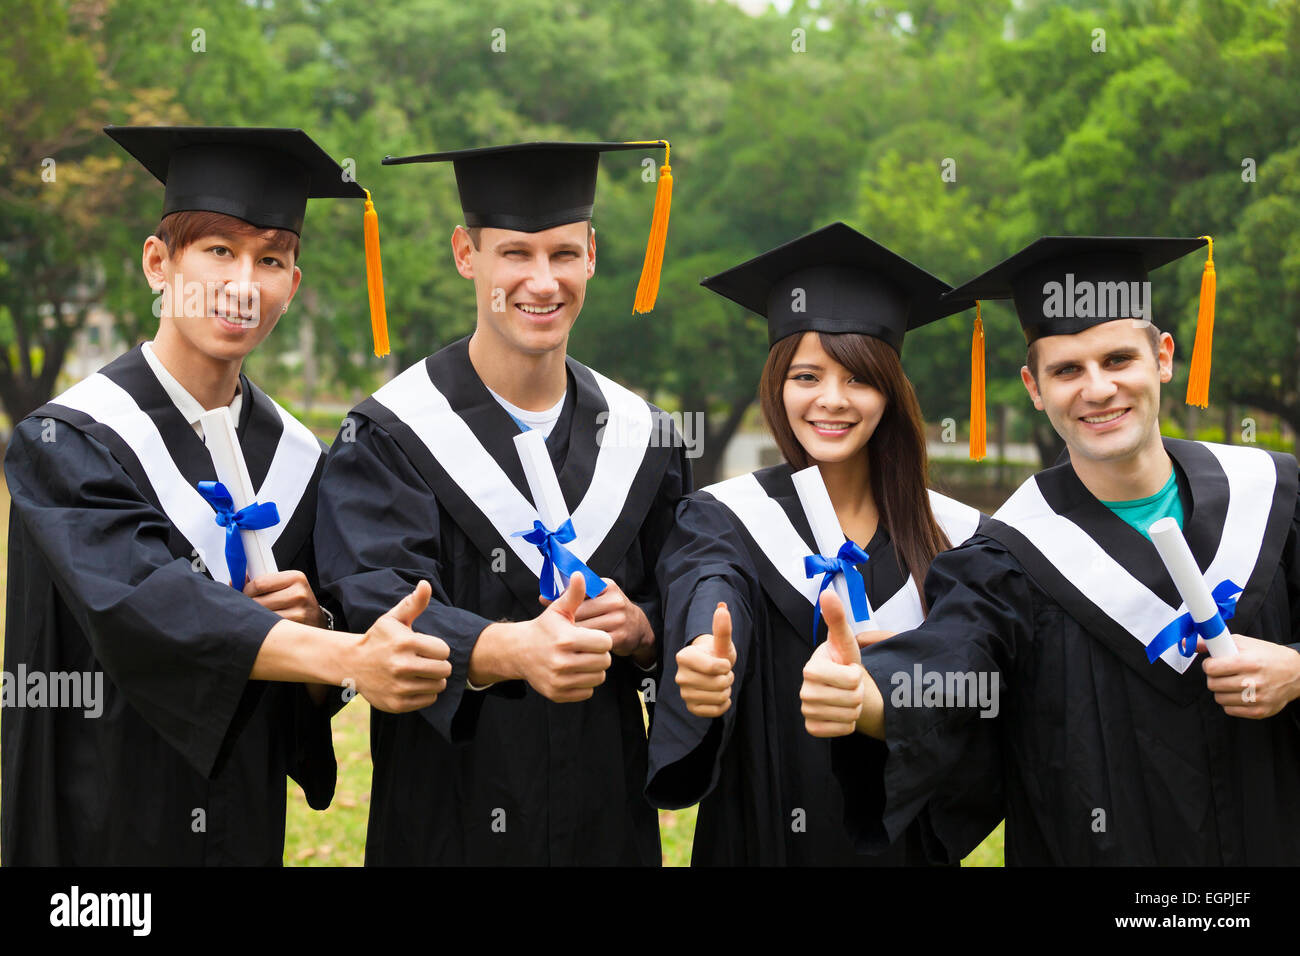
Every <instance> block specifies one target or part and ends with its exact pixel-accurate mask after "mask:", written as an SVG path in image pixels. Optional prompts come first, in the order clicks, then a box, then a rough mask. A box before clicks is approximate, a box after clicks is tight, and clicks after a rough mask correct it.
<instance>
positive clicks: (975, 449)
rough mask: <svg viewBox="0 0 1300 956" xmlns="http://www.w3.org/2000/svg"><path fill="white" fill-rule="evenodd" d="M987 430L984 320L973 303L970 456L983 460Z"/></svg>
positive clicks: (976, 304)
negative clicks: (973, 329)
mask: <svg viewBox="0 0 1300 956" xmlns="http://www.w3.org/2000/svg"><path fill="white" fill-rule="evenodd" d="M987 430H988V421H987V415H986V412H985V408H984V320H983V319H982V318H980V304H979V302H978V301H976V303H975V331H974V332H972V333H971V338H970V457H971V461H983V460H984V456H985V455H986V454H987V448H986V445H987V440H986V437H985V433H986V432H987Z"/></svg>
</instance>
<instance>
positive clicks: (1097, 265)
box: [949, 236, 1217, 408]
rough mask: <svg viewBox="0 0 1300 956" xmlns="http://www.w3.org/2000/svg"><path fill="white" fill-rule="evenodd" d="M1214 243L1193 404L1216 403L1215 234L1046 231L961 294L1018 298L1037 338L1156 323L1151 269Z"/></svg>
mask: <svg viewBox="0 0 1300 956" xmlns="http://www.w3.org/2000/svg"><path fill="white" fill-rule="evenodd" d="M1207 243H1208V244H1209V254H1208V257H1207V258H1206V262H1205V269H1204V271H1203V273H1202V276H1201V295H1200V306H1199V308H1198V311H1197V316H1196V339H1195V343H1194V345H1193V347H1192V362H1191V366H1190V370H1189V374H1188V380H1187V404H1189V405H1199V406H1200V407H1201V408H1205V407H1206V406H1207V405H1208V404H1209V389H1210V352H1211V348H1212V345H1213V336H1214V294H1215V287H1216V285H1217V279H1216V277H1215V272H1214V241H1213V240H1212V239H1211V238H1210V237H1209V236H1199V237H1196V238H1192V237H1185V238H1170V237H1164V236H1044V237H1043V238H1041V239H1037V240H1035V241H1034V242H1032V243H1030V244H1029V245H1028V246H1026V247H1025V248H1023V249H1021V250H1020V251H1019V252H1017V253H1015V254H1014V255H1013V256H1011V257H1010V258H1008V259H1004V260H1003V261H1002V262H1000V263H998V264H997V265H996V266H994V267H993V268H992V269H989V270H988V271H987V272H984V273H983V274H981V275H978V276H976V277H975V278H974V279H971V280H970V281H969V282H967V283H966V284H965V285H962V286H960V287H959V288H956V289H954V290H953V291H952V292H951V293H949V295H950V296H951V297H952V298H954V299H957V298H960V299H963V300H965V299H972V298H973V299H1012V300H1013V301H1014V302H1015V306H1016V315H1017V316H1019V318H1020V326H1021V328H1023V329H1024V331H1025V341H1026V342H1027V343H1029V344H1031V345H1032V344H1033V343H1034V341H1036V340H1037V339H1040V338H1043V337H1044V336H1048V335H1074V334H1076V333H1079V332H1082V331H1084V330H1085V329H1090V328H1092V327H1093V326H1094V325H1101V324H1102V323H1104V322H1113V321H1114V320H1116V319H1145V320H1147V321H1151V318H1152V317H1151V301H1150V293H1149V291H1148V289H1149V287H1148V286H1147V285H1146V283H1148V282H1149V281H1150V280H1149V278H1148V274H1149V273H1151V272H1154V271H1155V270H1156V269H1159V268H1160V267H1161V266H1163V265H1166V264H1168V263H1170V262H1173V261H1174V260H1175V259H1181V258H1182V257H1183V256H1185V255H1187V254H1188V253H1190V252H1195V251H1196V250H1197V249H1199V248H1201V247H1202V246H1204V245H1206V244H1207Z"/></svg>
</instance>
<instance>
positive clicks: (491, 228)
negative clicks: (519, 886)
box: [316, 143, 690, 866]
mask: <svg viewBox="0 0 1300 956" xmlns="http://www.w3.org/2000/svg"><path fill="white" fill-rule="evenodd" d="M629 148H641V149H644V148H646V146H645V144H641V145H639V146H637V145H633V144H617V143H529V144H524V145H519V146H502V147H491V148H487V149H481V150H463V151H459V152H455V153H436V154H430V155H426V156H416V157H408V158H406V159H400V160H385V162H386V163H387V162H398V163H401V162H429V161H441V160H451V161H454V163H455V172H456V182H457V185H458V187H459V190H460V198H461V206H462V208H463V211H464V215H465V226H463V227H457V228H456V230H455V231H454V233H453V235H452V242H451V245H452V253H453V256H454V259H455V264H456V269H457V271H458V272H459V273H460V274H461V275H462V276H464V277H465V278H467V279H470V280H472V281H473V283H474V289H475V297H476V302H477V313H476V314H477V324H476V327H475V330H474V333H473V334H472V335H470V336H469V337H467V338H465V339H461V340H460V341H458V342H455V343H453V344H451V345H450V346H448V347H447V348H445V349H443V350H442V351H440V352H437V353H435V354H434V355H431V356H429V357H428V358H426V359H424V360H422V361H420V362H419V363H417V364H416V365H414V366H412V367H411V368H409V369H407V370H406V371H405V372H403V373H402V374H401V375H399V376H398V377H397V378H395V379H394V380H393V381H391V382H389V383H388V384H387V385H385V386H384V387H383V388H381V389H380V390H379V391H378V392H376V393H375V395H374V396H373V397H371V398H370V399H369V400H367V401H366V402H363V403H362V404H361V405H359V406H358V407H357V408H356V409H355V410H354V411H353V412H352V413H351V415H350V418H349V420H348V421H346V422H345V423H344V430H345V435H346V437H345V438H344V439H341V440H340V441H338V442H336V443H335V444H334V447H333V448H332V449H331V451H330V455H329V458H328V460H327V462H326V466H325V474H324V477H323V479H322V482H321V496H320V507H319V511H318V519H317V521H318V526H317V537H316V556H317V562H318V565H319V567H320V572H321V581H322V584H323V585H324V587H325V588H326V589H327V590H328V591H329V592H330V593H331V594H333V595H334V596H335V597H337V598H338V600H339V602H340V604H341V605H342V606H343V608H344V609H345V611H346V613H347V615H348V619H349V620H355V621H366V620H371V619H373V618H374V617H375V616H376V615H377V614H379V613H380V612H382V611H383V609H384V608H385V607H387V606H389V605H390V604H391V603H392V600H391V598H392V596H394V595H401V594H403V593H406V592H407V591H409V590H410V588H411V586H412V582H414V581H416V580H419V579H420V578H428V579H429V580H430V581H431V582H432V583H433V587H434V596H433V600H432V602H431V603H430V605H429V609H428V610H427V611H426V612H425V614H424V616H423V617H422V618H421V619H420V620H419V621H418V622H417V624H416V628H417V629H418V630H424V631H426V632H432V633H437V634H439V635H440V636H442V637H444V638H445V639H446V640H447V641H448V643H449V644H450V645H451V662H452V676H451V678H450V680H449V681H448V684H447V691H446V693H444V694H443V695H442V696H440V697H439V699H438V702H437V704H436V705H434V706H432V707H428V708H426V709H424V710H423V711H421V712H420V713H419V714H409V715H405V716H400V717H391V716H388V715H384V714H375V715H373V717H372V722H371V752H372V754H373V759H374V784H373V791H372V795H371V806H370V825H369V830H368V833H367V836H366V862H367V864H372V865H373V864H530V865H562V864H623V865H646V866H654V865H658V864H659V862H660V851H659V833H658V822H657V816H656V813H655V811H654V809H653V808H652V807H651V806H650V805H649V804H648V803H647V802H646V801H645V799H644V797H643V796H642V794H641V786H642V781H643V780H644V778H645V772H646V734H645V724H644V721H643V717H642V708H641V702H640V699H639V696H638V691H639V690H641V689H643V688H644V689H652V688H653V686H654V684H653V674H652V673H649V672H648V671H647V668H649V667H652V665H653V662H654V661H655V658H656V646H657V635H658V634H659V632H660V630H661V626H660V612H659V605H658V597H657V594H656V588H655V584H654V577H653V569H654V563H655V558H656V556H657V554H658V551H659V548H660V546H661V545H662V542H663V540H664V538H665V536H666V535H667V532H668V528H669V525H670V524H671V521H672V514H673V507H674V505H675V504H676V502H677V499H678V498H679V497H680V496H681V495H682V494H683V493H684V492H686V491H688V490H690V489H689V469H688V465H687V461H686V457H685V449H684V448H683V447H681V443H680V441H678V440H677V437H676V432H675V430H673V428H672V427H671V424H670V422H669V420H668V419H667V417H666V416H665V415H664V414H663V413H662V412H661V411H660V410H659V409H657V408H655V407H654V406H652V405H650V404H649V403H647V402H646V401H645V400H644V399H642V398H640V397H638V396H637V395H635V394H633V393H632V392H630V391H628V390H627V389H625V388H623V387H621V386H619V385H617V384H616V383H614V382H612V381H610V380H609V379H607V378H605V377H604V376H602V375H600V374H599V373H597V372H594V371H592V370H591V369H588V368H586V367H584V366H583V365H581V364H579V363H578V362H576V361H574V360H573V359H572V358H569V357H568V355H567V350H568V345H569V340H570V335H571V334H572V330H573V328H574V324H575V322H576V321H577V318H578V315H579V313H580V312H581V310H582V305H583V298H584V295H585V293H586V286H587V280H588V279H590V278H591V277H592V275H594V274H595V269H596V241H595V236H594V234H593V232H592V228H591V224H590V219H591V214H592V205H593V201H594V197H595V188H596V171H597V165H598V159H599V155H600V153H601V152H602V151H605V150H611V149H629ZM525 429H534V430H536V431H538V432H540V433H541V434H542V436H543V438H544V439H545V445H546V450H547V453H548V454H549V457H550V460H551V464H552V466H553V468H554V470H555V474H556V477H557V478H558V482H559V488H560V490H561V493H562V495H563V497H564V500H565V502H566V504H567V507H568V509H569V512H570V514H571V515H572V518H571V523H572V529H573V536H572V537H568V536H566V535H564V534H563V533H561V534H557V535H555V540H556V542H557V543H562V546H563V547H564V548H566V549H567V550H569V551H571V552H572V553H573V554H574V555H575V556H577V557H578V558H580V559H581V560H582V561H584V562H586V564H587V565H588V566H589V567H590V568H591V569H592V571H594V575H599V577H600V578H601V579H603V582H604V589H603V591H602V592H601V593H600V595H599V596H598V597H586V596H585V590H584V589H585V588H586V585H585V584H584V583H583V578H582V577H581V576H580V575H574V577H573V579H572V581H571V583H570V585H569V588H568V590H567V591H565V592H564V593H563V594H562V595H561V596H559V597H558V599H557V600H556V601H555V602H554V603H552V604H551V605H550V606H549V607H547V608H545V609H544V610H543V608H542V605H541V604H539V598H538V595H539V572H541V573H543V574H545V575H546V576H548V577H549V575H550V573H551V572H550V570H549V559H547V562H546V563H545V564H544V563H543V559H542V557H541V555H540V554H539V546H537V545H534V544H531V543H529V542H527V541H525V540H524V538H523V537H522V536H521V535H522V533H523V532H529V533H530V535H533V534H535V533H536V526H535V524H534V522H535V521H537V520H538V518H539V514H538V509H535V508H534V502H533V500H532V496H531V494H530V492H529V485H528V483H527V481H526V479H525V474H524V470H523V467H522V465H521V463H520V457H519V453H518V451H517V450H516V447H515V442H514V437H515V436H517V435H519V434H521V432H523V431H524V430H525ZM349 432H350V433H351V434H346V433H349ZM665 439H667V440H665ZM547 531H549V532H556V531H562V529H555V528H549V529H547ZM594 575H593V579H592V580H594V579H595V578H594Z"/></svg>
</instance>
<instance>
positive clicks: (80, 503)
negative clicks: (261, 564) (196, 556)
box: [5, 419, 280, 777]
mask: <svg viewBox="0 0 1300 956" xmlns="http://www.w3.org/2000/svg"><path fill="white" fill-rule="evenodd" d="M42 437H43V436H42V429H41V427H40V422H39V421H37V420H35V419H27V420H25V421H23V422H20V423H19V425H18V427H17V428H16V429H15V430H14V434H13V438H12V440H11V442H10V445H9V451H8V454H7V455H6V456H5V475H6V477H7V479H8V483H9V493H10V496H11V498H12V501H13V505H12V510H11V512H10V520H11V521H19V522H22V526H23V529H24V531H25V532H26V534H27V536H28V538H29V539H30V540H31V542H32V543H33V546H34V547H35V548H36V549H37V550H39V552H40V554H41V557H42V558H43V560H44V563H45V565H46V567H47V568H48V569H49V573H50V575H51V577H52V578H53V584H54V586H55V587H56V588H57V590H58V592H59V595H60V597H61V598H62V599H63V601H64V602H65V603H66V605H67V607H68V609H69V611H70V612H71V614H72V616H73V618H74V619H75V621H76V624H77V626H78V627H79V628H80V629H81V631H82V632H83V633H84V634H85V635H86V638H87V639H88V640H89V642H90V644H91V648H92V650H93V652H94V654H95V658H96V659H97V660H98V661H99V663H100V665H101V666H102V667H103V669H104V672H105V674H106V676H107V677H108V679H109V680H111V681H112V682H113V684H114V685H115V686H116V687H117V688H119V689H120V690H121V692H122V694H123V695H124V696H125V698H126V700H127V701H128V702H129V703H130V704H131V706H132V707H133V708H135V710H136V711H137V712H139V714H140V715H141V716H142V717H143V718H144V719H145V720H146V721H148V723H149V724H150V726H152V727H153V728H154V730H156V731H157V732H158V734H159V735H161V736H162V738H163V739H164V740H166V741H167V743H168V744H169V745H171V746H172V747H175V748H176V749H177V750H178V751H179V752H180V753H181V754H182V755H183V756H184V757H185V759H186V760H187V761H189V763H190V765H191V766H193V767H194V769H195V770H196V771H197V772H199V773H201V774H203V775H204V776H206V777H211V776H212V775H213V774H214V773H215V772H216V769H217V767H218V764H219V756H220V755H221V754H222V753H223V751H224V750H226V749H228V747H225V746H223V745H225V744H227V743H228V738H233V737H234V736H235V734H237V732H238V727H239V725H240V721H239V720H238V719H237V718H238V715H239V713H241V711H242V709H243V707H246V706H248V704H247V702H245V701H243V698H244V696H245V692H246V691H247V690H248V689H249V686H250V684H249V677H248V675H249V673H250V672H251V671H252V669H253V662H254V661H255V660H256V658H257V655H258V652H259V651H260V650H261V646H262V641H263V640H264V639H265V638H266V635H267V633H268V632H269V631H270V630H271V628H272V627H274V626H275V624H276V623H278V622H279V620H280V617H279V615H277V614H276V613H275V612H273V611H270V610H267V609H266V608H264V607H262V606H261V605H259V604H257V603H256V602H255V601H253V600H252V599H251V598H249V597H246V596H245V595H243V594H241V593H240V592H238V591H236V590H234V589H233V588H231V587H230V586H229V585H227V584H222V583H219V582H217V581H214V580H212V578H210V577H209V576H208V575H206V574H204V573H202V572H200V571H197V570H196V569H195V568H194V567H193V566H192V565H191V563H190V561H189V560H188V559H185V558H177V557H174V556H173V555H172V553H171V551H170V550H169V548H168V537H169V535H170V533H171V524H170V522H169V521H168V519H167V517H166V516H165V515H164V514H163V513H162V512H161V511H159V510H158V509H157V508H156V507H154V505H152V504H151V503H150V502H149V501H148V500H147V499H146V498H145V497H144V496H143V494H142V493H141V492H140V490H139V489H138V488H137V486H136V485H135V483H134V482H133V481H132V480H131V479H130V478H129V477H128V476H127V474H126V472H125V470H124V469H123V468H122V466H121V465H120V464H119V463H118V462H117V460H116V459H114V458H113V456H112V454H111V453H110V452H109V451H108V449H107V448H105V447H104V446H103V445H102V444H100V443H99V442H97V441H95V440H94V439H93V438H91V437H89V436H88V435H86V434H84V433H82V432H81V431H79V430H78V429H76V428H74V427H72V426H70V425H67V426H62V427H60V428H59V429H58V430H57V432H56V433H55V440H53V441H44V440H42Z"/></svg>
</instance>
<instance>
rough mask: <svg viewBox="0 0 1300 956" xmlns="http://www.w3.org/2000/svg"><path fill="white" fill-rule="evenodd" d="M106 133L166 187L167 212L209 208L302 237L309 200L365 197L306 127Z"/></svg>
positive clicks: (145, 129)
mask: <svg viewBox="0 0 1300 956" xmlns="http://www.w3.org/2000/svg"><path fill="white" fill-rule="evenodd" d="M104 132H105V133H107V134H108V135H109V136H111V137H112V138H113V139H115V140H116V141H117V142H118V144H119V145H120V146H121V147H122V148H123V149H125V150H126V151H127V152H128V153H130V154H131V155H132V156H134V157H135V158H136V159H137V160H138V161H139V162H140V165H142V166H143V167H144V168H145V169H147V170H149V172H151V173H153V174H154V176H156V177H157V179H158V181H159V182H161V183H164V184H165V185H166V187H167V188H166V190H165V192H164V194H163V212H162V214H163V215H164V216H167V215H169V214H171V213H174V212H183V211H186V210H204V211H207V212H219V213H224V214H225V215H227V216H234V217H235V218H236V219H242V220H244V221H245V222H248V223H251V224H253V225H254V226H261V227H262V228H264V229H288V230H290V231H291V232H295V233H298V234H301V233H302V220H303V214H304V212H306V209H307V200H308V199H328V198H340V199H365V198H366V193H365V190H363V189H362V188H361V187H360V186H358V185H357V184H356V183H355V182H354V181H352V180H351V179H348V178H345V176H344V171H343V169H342V167H340V166H339V164H338V163H336V162H335V161H334V160H333V159H331V158H330V156H329V154H328V153H326V152H325V151H324V150H323V149H321V148H320V147H319V146H317V145H316V143H315V142H313V141H312V139H311V137H310V136H308V135H307V134H306V133H304V132H303V131H302V130H300V129H258V128H245V127H238V126H229V127H227V126H106V127H104Z"/></svg>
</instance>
